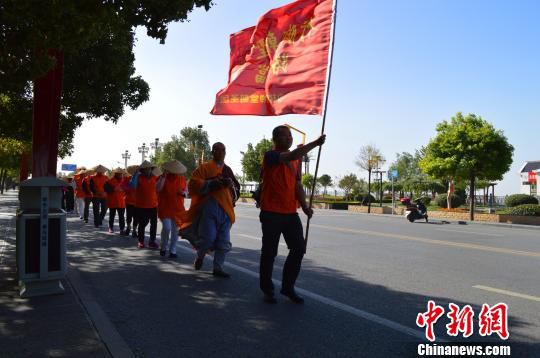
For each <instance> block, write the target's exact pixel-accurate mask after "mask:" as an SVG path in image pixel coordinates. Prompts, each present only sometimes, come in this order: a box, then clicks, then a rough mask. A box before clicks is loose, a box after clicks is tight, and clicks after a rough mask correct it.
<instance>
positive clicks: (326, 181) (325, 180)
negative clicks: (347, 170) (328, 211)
mask: <svg viewBox="0 0 540 358" xmlns="http://www.w3.org/2000/svg"><path fill="white" fill-rule="evenodd" d="M317 183H319V185H321V186H322V187H323V188H324V194H325V195H326V188H327V187H329V186H332V185H333V183H332V177H331V176H330V175H328V174H323V175H321V176H320V177H319V178H317Z"/></svg>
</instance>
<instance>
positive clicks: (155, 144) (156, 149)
mask: <svg viewBox="0 0 540 358" xmlns="http://www.w3.org/2000/svg"><path fill="white" fill-rule="evenodd" d="M150 147H152V149H153V150H154V158H156V157H157V154H158V152H159V149H160V148H161V144H159V138H156V139H154V142H153V143H150Z"/></svg>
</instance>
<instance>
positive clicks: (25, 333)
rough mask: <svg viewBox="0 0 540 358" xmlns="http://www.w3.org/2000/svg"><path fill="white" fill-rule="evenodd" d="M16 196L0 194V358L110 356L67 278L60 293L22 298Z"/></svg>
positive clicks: (9, 193) (14, 193) (15, 194)
mask: <svg viewBox="0 0 540 358" xmlns="http://www.w3.org/2000/svg"><path fill="white" fill-rule="evenodd" d="M17 207H18V198H17V192H14V191H8V192H6V193H5V194H4V195H0V347H1V351H0V356H1V357H17V358H20V357H110V354H109V352H108V350H107V347H106V346H105V344H104V343H103V342H102V341H101V339H100V338H99V336H98V334H97V331H96V329H95V328H94V325H93V323H92V322H91V320H90V319H89V317H88V314H87V311H86V309H85V307H84V306H83V305H82V304H81V302H80V299H79V296H78V294H77V293H76V291H75V290H74V289H73V286H72V284H71V282H70V281H69V280H64V281H63V282H62V284H63V286H64V288H65V294H64V295H57V296H45V297H33V298H27V299H23V298H20V297H19V295H18V291H17V273H16V261H15V212H16V210H17Z"/></svg>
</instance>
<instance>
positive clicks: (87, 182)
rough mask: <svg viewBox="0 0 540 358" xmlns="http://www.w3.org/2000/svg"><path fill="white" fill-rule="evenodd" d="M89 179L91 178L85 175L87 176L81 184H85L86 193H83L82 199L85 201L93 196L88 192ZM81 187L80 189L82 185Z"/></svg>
mask: <svg viewBox="0 0 540 358" xmlns="http://www.w3.org/2000/svg"><path fill="white" fill-rule="evenodd" d="M91 178H92V177H91V176H90V175H87V176H85V177H84V179H83V181H82V182H83V184H84V183H86V190H87V192H84V197H85V198H87V199H92V197H93V196H94V195H93V194H92V191H90V179H91ZM81 187H82V185H81Z"/></svg>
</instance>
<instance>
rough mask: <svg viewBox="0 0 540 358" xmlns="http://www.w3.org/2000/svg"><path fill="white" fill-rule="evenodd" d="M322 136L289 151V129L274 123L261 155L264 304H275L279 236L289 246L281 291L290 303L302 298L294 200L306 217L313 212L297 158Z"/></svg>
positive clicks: (301, 240) (299, 237)
mask: <svg viewBox="0 0 540 358" xmlns="http://www.w3.org/2000/svg"><path fill="white" fill-rule="evenodd" d="M325 139H326V136H325V135H322V136H320V137H319V138H318V139H317V140H315V141H313V142H311V143H308V144H306V145H304V146H301V147H298V148H296V149H295V150H293V151H292V152H291V151H289V149H290V148H291V145H292V134H291V131H290V129H289V128H288V127H286V126H278V127H276V128H274V130H273V131H272V141H273V142H274V148H273V149H272V150H270V151H268V152H266V153H265V155H264V161H263V169H262V184H261V185H262V189H261V200H260V205H261V213H260V216H259V218H260V221H261V227H262V234H263V237H262V249H261V260H260V270H259V275H260V276H259V283H260V288H261V290H262V291H263V293H264V301H265V302H267V303H276V299H275V298H274V285H273V283H272V270H273V267H274V259H275V257H276V255H277V252H278V245H279V239H280V236H281V235H283V238H284V239H285V242H286V243H287V247H288V248H289V255H288V256H287V260H286V261H285V265H284V266H283V280H282V284H281V285H282V286H281V294H283V295H285V296H287V297H288V298H289V299H290V300H291V301H292V302H294V303H297V304H302V303H304V299H303V298H302V297H300V296H298V294H297V293H296V291H295V290H294V284H295V282H296V278H297V277H298V274H299V273H300V266H301V264H302V258H303V257H304V252H305V243H304V235H303V234H304V229H303V228H302V222H301V221H300V217H299V216H298V212H297V203H299V204H300V206H301V207H302V211H303V212H304V214H306V215H307V216H308V218H311V216H312V215H313V210H312V209H311V208H310V207H309V206H308V204H307V203H306V198H305V194H304V190H303V188H302V184H301V181H300V179H301V174H300V167H299V165H298V159H301V158H302V157H304V155H306V154H307V153H308V152H309V151H310V150H312V149H313V148H315V147H318V146H320V145H323V144H324V141H325Z"/></svg>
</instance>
